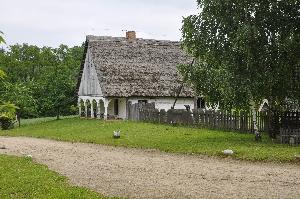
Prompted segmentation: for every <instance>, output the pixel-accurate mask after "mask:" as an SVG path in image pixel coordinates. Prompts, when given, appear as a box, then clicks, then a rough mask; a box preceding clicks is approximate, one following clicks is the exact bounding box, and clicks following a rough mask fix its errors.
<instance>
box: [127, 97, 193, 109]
mask: <svg viewBox="0 0 300 199" xmlns="http://www.w3.org/2000/svg"><path fill="white" fill-rule="evenodd" d="M139 100H147V102H148V103H153V102H154V103H155V108H157V109H159V110H161V109H164V110H166V111H167V110H169V109H171V107H172V106H173V104H174V101H175V98H166V97H165V98H163V97H159V98H143V97H140V98H138V97H134V98H129V100H128V101H130V102H131V103H132V104H135V103H138V101H139ZM184 105H189V106H190V108H191V110H192V109H194V98H178V99H177V101H176V104H175V107H174V108H175V109H185V106H184Z"/></svg>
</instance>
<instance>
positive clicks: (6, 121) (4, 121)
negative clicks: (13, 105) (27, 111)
mask: <svg viewBox="0 0 300 199" xmlns="http://www.w3.org/2000/svg"><path fill="white" fill-rule="evenodd" d="M13 120H14V119H13V118H11V117H10V116H9V115H7V114H5V113H3V114H1V115H0V124H1V128H2V129H3V130H8V129H9V128H11V127H13Z"/></svg>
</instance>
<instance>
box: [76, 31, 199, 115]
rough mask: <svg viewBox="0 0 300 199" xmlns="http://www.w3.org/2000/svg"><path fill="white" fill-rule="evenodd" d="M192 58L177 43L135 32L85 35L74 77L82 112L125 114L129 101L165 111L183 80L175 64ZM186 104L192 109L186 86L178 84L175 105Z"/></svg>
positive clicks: (89, 113) (170, 104)
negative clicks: (116, 35) (143, 36)
mask: <svg viewBox="0 0 300 199" xmlns="http://www.w3.org/2000/svg"><path fill="white" fill-rule="evenodd" d="M190 62H191V58H190V57H189V56H187V55H186V54H185V53H184V52H183V51H182V50H181V48H180V43H179V42H174V41H160V40H150V39H139V38H136V36H135V32H134V31H130V32H127V33H126V37H104V36H87V38H86V43H85V54H84V59H83V61H82V65H81V71H80V75H79V80H78V103H79V112H80V115H83V116H86V117H88V116H90V117H92V118H93V117H98V118H100V117H101V116H103V117H104V118H107V117H108V116H115V117H118V118H123V119H126V115H127V108H128V104H129V102H131V103H139V102H148V103H151V102H154V103H155V107H156V108H158V109H165V110H168V109H170V108H171V106H172V105H173V103H174V100H175V98H176V96H177V93H178V90H179V88H180V87H181V84H182V78H181V76H180V74H179V73H178V71H177V68H176V67H177V65H178V64H189V63H190ZM184 105H189V106H190V107H191V109H193V108H194V93H193V91H192V89H191V88H190V87H188V86H183V88H182V89H181V92H180V94H179V95H178V100H177V102H176V105H175V108H176V109H184V108H185V106H184ZM83 107H84V111H83V110H82V109H83Z"/></svg>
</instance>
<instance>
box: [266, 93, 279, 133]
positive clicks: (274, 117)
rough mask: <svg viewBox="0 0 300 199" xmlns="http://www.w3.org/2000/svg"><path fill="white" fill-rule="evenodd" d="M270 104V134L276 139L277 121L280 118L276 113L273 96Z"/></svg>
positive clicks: (269, 100)
mask: <svg viewBox="0 0 300 199" xmlns="http://www.w3.org/2000/svg"><path fill="white" fill-rule="evenodd" d="M268 105H269V110H268V134H269V137H270V138H273V139H275V138H276V131H277V130H278V129H277V125H278V124H277V123H278V122H279V121H277V120H278V119H279V118H277V117H278V116H277V115H276V114H275V109H274V107H273V100H272V98H269V99H268Z"/></svg>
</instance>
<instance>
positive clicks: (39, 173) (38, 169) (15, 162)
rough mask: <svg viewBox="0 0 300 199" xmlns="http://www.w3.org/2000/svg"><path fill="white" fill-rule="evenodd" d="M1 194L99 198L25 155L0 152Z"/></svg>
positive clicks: (12, 196) (33, 196) (98, 195)
mask: <svg viewBox="0 0 300 199" xmlns="http://www.w3.org/2000/svg"><path fill="white" fill-rule="evenodd" d="M0 184H1V189H0V198H98V199H101V198H102V199H104V198H107V197H104V196H101V195H100V194H98V193H95V192H93V191H89V190H88V189H86V188H81V187H75V186H71V185H69V184H68V182H67V179H66V178H65V177H63V176H61V175H58V174H57V173H55V172H53V171H50V170H49V169H48V168H47V167H46V166H43V165H40V164H36V163H34V162H32V160H31V159H28V158H20V157H13V156H6V155H0Z"/></svg>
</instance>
